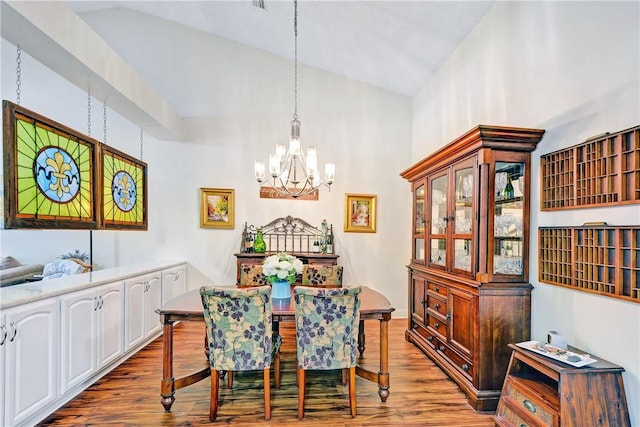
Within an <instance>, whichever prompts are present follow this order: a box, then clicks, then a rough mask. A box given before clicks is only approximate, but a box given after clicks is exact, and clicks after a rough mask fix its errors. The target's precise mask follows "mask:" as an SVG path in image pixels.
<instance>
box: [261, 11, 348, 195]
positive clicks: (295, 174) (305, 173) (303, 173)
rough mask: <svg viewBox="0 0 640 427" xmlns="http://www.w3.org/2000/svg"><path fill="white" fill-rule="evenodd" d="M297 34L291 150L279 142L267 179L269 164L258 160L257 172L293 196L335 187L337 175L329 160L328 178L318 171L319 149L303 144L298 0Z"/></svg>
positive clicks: (295, 39)
mask: <svg viewBox="0 0 640 427" xmlns="http://www.w3.org/2000/svg"><path fill="white" fill-rule="evenodd" d="M293 34H294V71H293V76H294V79H293V80H294V88H293V89H294V113H293V120H292V121H291V134H290V137H289V150H287V149H286V147H285V145H284V144H276V151H275V154H269V175H270V178H269V179H266V180H265V178H266V174H265V172H266V171H265V164H264V162H263V161H260V160H256V162H255V166H254V172H255V177H256V180H257V181H258V182H259V183H260V185H269V186H270V187H272V188H273V189H274V190H275V191H276V192H277V193H279V194H281V195H284V196H291V197H293V198H296V197H300V196H306V195H308V194H311V193H313V192H315V191H316V190H318V188H319V187H320V186H321V185H325V186H327V187H328V188H329V190H331V184H332V183H333V180H334V179H335V176H336V165H335V164H334V163H326V164H325V166H324V181H323V180H322V179H321V178H320V173H319V171H318V152H317V150H316V148H315V147H309V148H308V149H307V152H306V153H305V152H304V151H303V150H302V147H301V146H300V120H298V2H297V0H294V1H293Z"/></svg>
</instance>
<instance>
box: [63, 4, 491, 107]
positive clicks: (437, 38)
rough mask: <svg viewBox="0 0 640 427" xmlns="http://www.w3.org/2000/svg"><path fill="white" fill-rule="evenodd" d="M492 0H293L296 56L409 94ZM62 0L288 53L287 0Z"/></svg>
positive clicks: (83, 8) (290, 7)
mask: <svg viewBox="0 0 640 427" xmlns="http://www.w3.org/2000/svg"><path fill="white" fill-rule="evenodd" d="M494 1H495V0H491V1H300V2H299V3H298V60H299V62H301V63H304V64H306V65H310V66H314V67H317V68H320V69H323V70H326V71H330V72H333V73H336V74H339V75H343V76H346V77H349V78H353V79H356V80H360V81H364V82H367V83H370V84H372V85H374V86H377V87H380V88H383V89H386V90H389V91H391V92H394V93H397V94H400V95H406V96H410V97H412V96H414V95H416V93H417V92H418V90H419V89H420V88H421V87H422V86H423V85H424V84H425V83H426V82H428V80H429V79H430V78H431V76H433V75H434V73H435V72H436V71H437V70H438V68H439V67H440V65H441V64H442V63H443V62H444V61H445V60H446V58H447V57H448V56H449V55H450V54H451V53H452V52H453V51H454V50H455V49H456V47H457V46H458V45H459V44H460V42H461V41H462V40H463V39H464V38H465V37H466V36H467V34H468V33H469V32H470V31H471V30H472V29H473V27H474V26H475V25H476V24H477V23H478V22H479V21H480V20H481V19H482V17H483V16H484V15H485V14H486V13H487V12H488V10H489V9H490V8H491V6H492V5H493V4H494ZM67 3H68V4H69V6H70V7H71V8H72V9H73V10H74V11H75V12H76V13H78V14H79V16H80V17H81V18H82V15H83V13H85V12H95V11H98V10H103V9H111V8H126V9H132V10H135V11H138V12H142V13H146V14H149V15H152V16H156V17H159V18H163V19H166V20H169V21H174V22H176V23H179V24H182V25H186V26H189V27H192V28H195V29H198V30H201V31H205V32H209V33H212V34H215V35H217V36H220V37H224V38H228V39H231V40H234V41H237V42H239V43H242V44H246V45H248V46H252V47H255V48H258V49H262V50H264V51H267V52H270V53H273V54H275V55H279V56H282V57H285V58H290V59H293V53H294V42H293V40H294V33H293V15H294V14H293V10H294V8H293V1H269V0H266V1H265V9H260V8H258V7H256V6H254V4H253V2H252V1H251V0H236V1H67ZM89 25H90V22H89ZM114 31H117V28H114ZM114 48H115V47H114ZM372 64H375V66H373V65H372ZM142 77H143V78H144V76H142Z"/></svg>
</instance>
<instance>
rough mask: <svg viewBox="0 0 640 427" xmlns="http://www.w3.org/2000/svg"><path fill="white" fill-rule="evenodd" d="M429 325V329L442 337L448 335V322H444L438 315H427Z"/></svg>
mask: <svg viewBox="0 0 640 427" xmlns="http://www.w3.org/2000/svg"><path fill="white" fill-rule="evenodd" d="M427 325H428V326H429V328H428V329H429V330H431V331H433V332H434V333H436V334H438V335H440V336H441V337H442V339H445V337H446V336H447V322H443V321H442V320H441V319H439V318H438V317H436V316H431V315H427Z"/></svg>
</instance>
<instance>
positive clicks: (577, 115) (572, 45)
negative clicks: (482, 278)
mask: <svg viewBox="0 0 640 427" xmlns="http://www.w3.org/2000/svg"><path fill="white" fill-rule="evenodd" d="M639 18H640V4H639V3H638V2H498V3H496V5H495V6H494V7H493V8H492V10H491V11H490V13H489V14H488V15H487V16H486V17H485V19H484V20H483V21H482V22H481V23H480V24H479V25H478V26H477V27H476V28H475V29H474V30H473V31H472V33H471V34H470V35H469V36H468V38H467V39H466V40H465V41H464V43H462V45H461V46H460V47H459V48H458V49H457V51H456V52H455V53H454V54H453V55H452V56H451V57H450V58H449V60H448V61H447V63H446V64H445V65H444V66H443V67H442V69H441V70H440V71H439V73H438V75H437V76H436V78H434V79H433V80H432V81H431V82H430V83H429V84H428V85H426V86H425V87H424V88H423V89H422V90H421V91H420V93H419V95H418V96H416V98H415V99H414V114H413V118H414V119H413V149H412V153H413V154H412V155H413V159H414V160H418V159H421V158H423V157H425V156H426V155H427V154H429V153H430V152H432V151H434V150H435V149H437V148H439V147H441V146H442V145H444V144H445V143H447V142H449V141H451V140H453V139H454V138H456V137H457V136H459V135H460V134H462V133H463V132H465V131H466V130H468V129H470V128H472V127H473V126H475V125H478V124H488V125H507V126H520V127H532V128H542V129H546V133H545V136H544V138H543V139H542V141H541V142H540V144H539V145H538V149H537V150H536V151H535V152H534V153H533V171H532V172H533V178H532V183H533V185H534V187H533V192H532V205H531V206H532V221H531V230H532V236H531V242H532V243H533V244H532V248H531V251H530V253H531V254H532V255H531V259H530V260H529V261H530V277H529V279H530V281H531V283H532V284H533V286H534V290H533V301H532V312H533V315H532V338H533V339H537V340H545V337H546V331H548V330H550V329H555V330H558V331H560V332H561V333H562V334H563V335H565V336H566V337H567V338H568V341H569V343H570V344H572V345H574V346H576V347H579V348H582V349H584V350H586V351H588V352H591V353H593V354H594V355H598V356H600V357H602V358H604V359H607V360H609V361H611V362H614V363H617V364H619V365H621V366H623V367H624V368H625V369H626V372H625V373H624V374H623V380H624V383H625V390H626V395H627V401H628V403H629V411H630V415H631V422H632V425H634V426H640V327H639V325H640V304H638V303H630V302H625V301H619V300H615V299H612V298H607V297H601V296H596V295H590V294H586V293H584V292H579V291H574V290H568V289H564V288H560V287H556V286H552V285H547V284H543V283H540V282H538V280H537V278H538V265H537V257H536V254H537V252H538V247H537V229H538V227H540V226H554V225H574V226H575V225H581V224H583V223H584V222H587V221H606V222H607V223H609V224H612V225H639V224H640V205H633V206H619V207H613V208H598V209H582V210H569V211H560V212H552V213H550V212H541V211H540V198H539V177H540V168H539V165H540V156H541V155H542V154H545V153H549V152H552V151H555V150H558V149H560V148H563V147H568V146H572V145H575V144H578V143H581V142H583V141H584V140H585V139H586V138H588V137H590V136H592V135H597V134H600V133H603V132H615V131H620V130H624V129H627V128H630V127H632V126H636V125H638V124H639V122H640V105H639V101H638V100H639V95H640V84H639V76H640V66H639V63H640V25H639V23H640V19H639Z"/></svg>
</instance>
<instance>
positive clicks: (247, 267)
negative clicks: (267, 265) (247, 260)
mask: <svg viewBox="0 0 640 427" xmlns="http://www.w3.org/2000/svg"><path fill="white" fill-rule="evenodd" d="M268 284H269V282H268V281H267V276H265V275H264V274H262V265H261V264H242V265H241V266H240V283H239V286H241V287H246V286H265V285H268Z"/></svg>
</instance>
